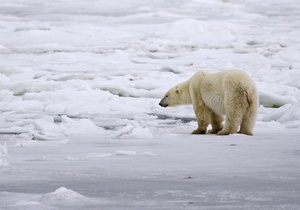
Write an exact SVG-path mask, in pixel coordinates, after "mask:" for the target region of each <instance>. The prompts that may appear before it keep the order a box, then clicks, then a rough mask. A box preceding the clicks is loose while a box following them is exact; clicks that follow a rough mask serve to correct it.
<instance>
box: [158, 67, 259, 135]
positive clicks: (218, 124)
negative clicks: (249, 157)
mask: <svg viewBox="0 0 300 210" xmlns="http://www.w3.org/2000/svg"><path fill="white" fill-rule="evenodd" d="M258 103H259V101H258V96H257V91H256V87H255V84H254V82H253V80H252V79H251V78H250V77H249V76H248V75H247V74H246V73H245V72H243V71H240V70H227V71H223V72H219V73H208V72H206V71H199V72H197V73H195V74H194V75H193V76H192V77H191V78H190V79H189V80H187V81H185V82H183V83H180V84H178V85H176V86H175V87H173V88H171V89H170V90H169V91H168V92H167V93H166V94H165V95H164V97H163V99H162V100H161V101H160V103H159V105H160V106H162V107H168V106H177V105H185V104H192V105H193V108H194V111H195V115H196V118H197V121H198V128H197V129H196V130H194V131H193V132H192V134H205V133H206V129H207V126H208V125H209V124H211V126H212V129H211V130H210V131H208V133H212V134H217V135H229V134H232V133H236V132H237V130H238V128H239V127H240V130H239V133H242V134H246V135H252V134H253V133H252V131H253V127H254V124H255V121H256V116H257V112H258ZM224 116H225V117H226V119H225V125H224V126H223V121H224Z"/></svg>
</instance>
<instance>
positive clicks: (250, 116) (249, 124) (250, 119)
mask: <svg viewBox="0 0 300 210" xmlns="http://www.w3.org/2000/svg"><path fill="white" fill-rule="evenodd" d="M257 109H258V104H257V103H253V104H251V105H250V106H249V108H248V110H247V112H246V113H245V115H244V117H243V120H242V123H241V128H240V131H239V133H242V134H245V135H250V136H252V135H253V133H252V131H253V127H254V124H255V121H256V116H257Z"/></svg>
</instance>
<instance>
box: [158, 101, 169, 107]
mask: <svg viewBox="0 0 300 210" xmlns="http://www.w3.org/2000/svg"><path fill="white" fill-rule="evenodd" d="M159 105H160V106H162V107H167V106H168V104H163V103H162V102H160V103H159Z"/></svg>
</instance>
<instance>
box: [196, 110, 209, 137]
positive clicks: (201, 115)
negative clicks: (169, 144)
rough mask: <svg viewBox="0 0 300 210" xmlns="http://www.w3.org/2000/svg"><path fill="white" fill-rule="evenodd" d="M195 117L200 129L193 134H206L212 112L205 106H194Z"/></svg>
mask: <svg viewBox="0 0 300 210" xmlns="http://www.w3.org/2000/svg"><path fill="white" fill-rule="evenodd" d="M194 111H195V115H196V118H197V121H198V128H197V129H196V130H194V131H193V132H192V134H205V133H206V129H207V126H208V124H209V121H210V113H209V112H210V111H209V109H208V108H207V107H206V106H205V105H198V104H196V105H195V106H194Z"/></svg>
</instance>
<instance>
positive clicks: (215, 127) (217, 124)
mask: <svg viewBox="0 0 300 210" xmlns="http://www.w3.org/2000/svg"><path fill="white" fill-rule="evenodd" d="M210 118H211V127H212V129H211V130H209V131H208V133H209V134H217V133H218V132H219V131H220V130H222V129H223V124H222V123H223V121H224V117H223V116H220V115H218V114H216V113H213V112H212V113H211V116H210Z"/></svg>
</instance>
